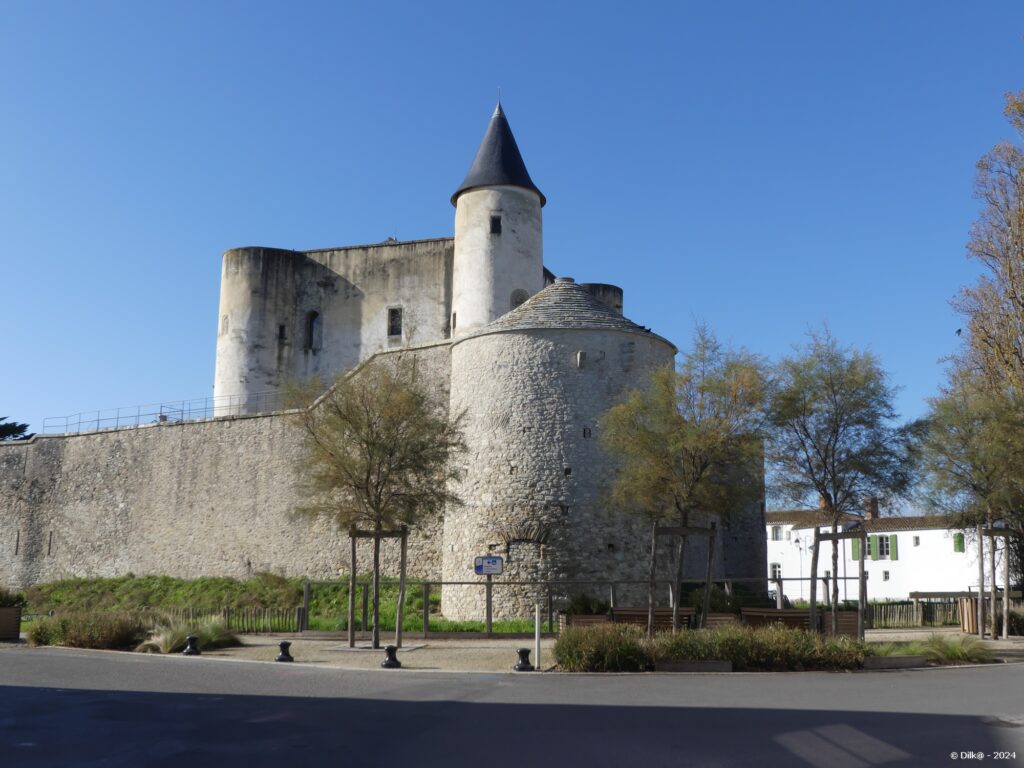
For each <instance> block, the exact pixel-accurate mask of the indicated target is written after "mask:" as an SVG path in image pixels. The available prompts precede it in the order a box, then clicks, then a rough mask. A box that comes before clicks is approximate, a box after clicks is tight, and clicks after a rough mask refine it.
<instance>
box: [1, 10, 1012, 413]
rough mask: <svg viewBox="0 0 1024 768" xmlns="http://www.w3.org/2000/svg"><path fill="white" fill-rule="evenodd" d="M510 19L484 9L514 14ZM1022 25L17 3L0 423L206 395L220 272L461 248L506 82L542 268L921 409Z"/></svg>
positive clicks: (877, 14) (930, 387) (781, 15)
mask: <svg viewBox="0 0 1024 768" xmlns="http://www.w3.org/2000/svg"><path fill="white" fill-rule="evenodd" d="M499 9H500V10H499ZM1022 33H1024V5H1022V4H1020V3H1017V2H988V3H983V4H982V3H971V4H967V3H962V2H952V1H950V2H935V1H934V0H932V1H929V2H909V1H905V2H900V3H886V2H881V1H880V0H879V1H878V2H830V3H822V2H784V3H764V2H746V3H710V2H708V3H700V4H698V3H692V2H679V3H675V2H673V3H646V4H634V3H629V4H626V3H604V2H559V3H552V2H538V3H530V2H521V3H516V4H512V5H510V6H506V5H496V4H493V3H479V2H476V3H423V2H410V3H384V2H381V3H358V4H356V3H341V2H336V3H284V2H281V3H270V2H226V1H218V2H210V1H206V2H174V3H169V2H163V3H158V2H151V3H137V2H103V1H102V0H97V1H96V2H90V3H80V2H43V1H40V0H32V1H31V2H22V1H20V0H6V2H4V3H2V4H0V152H2V158H3V163H2V166H0V286H2V287H3V297H4V301H3V309H2V317H3V320H4V327H5V328H6V331H7V332H6V333H5V334H4V339H5V344H4V352H3V356H2V360H3V372H2V375H0V415H5V416H9V417H11V418H15V419H17V420H20V421H28V422H30V423H31V424H32V426H33V427H34V428H36V429H38V428H40V427H41V424H42V419H43V417H46V416H60V415H64V414H68V413H75V412H78V411H83V410H89V409H96V408H106V407H111V406H119V405H124V406H128V405H135V404H139V403H151V402H159V401H163V400H175V399H183V398H194V397H205V396H208V395H210V394H212V386H213V372H214V351H215V350H214V348H215V334H216V327H217V299H218V282H219V277H220V255H221V253H222V252H223V251H224V250H226V249H228V248H231V247H235V246H241V245H267V246H277V247H286V248H296V249H304V248H322V247H329V246H339V245H346V244H354V243H366V242H377V241H380V240H383V239H385V238H387V237H389V236H396V237H398V238H400V239H417V238H424V237H439V236H448V235H450V234H451V232H452V229H453V217H454V210H453V209H452V207H451V205H450V203H449V201H448V199H449V196H450V195H451V192H452V191H453V190H454V189H455V187H456V186H457V185H458V183H459V181H461V179H462V177H463V175H464V174H465V172H466V170H467V168H468V166H469V163H470V161H471V160H472V157H473V154H474V152H475V150H476V147H477V144H478V143H479V140H480V138H481V136H482V135H483V131H484V129H485V127H486V125H487V120H488V118H489V116H490V113H491V110H492V109H493V106H494V102H495V95H496V91H497V89H498V87H499V86H500V87H501V89H502V90H501V92H502V101H503V104H504V106H505V109H506V113H507V114H508V117H509V121H510V123H511V125H512V128H513V130H514V132H515V134H516V136H517V138H518V141H519V145H520V148H521V149H522V152H523V155H524V157H525V159H526V163H527V166H528V168H529V170H530V173H531V174H532V176H533V178H534V180H535V181H536V182H537V184H538V185H539V186H540V188H541V189H542V190H543V191H544V193H545V194H546V195H547V198H548V205H547V207H546V208H545V210H544V215H545V221H544V226H545V260H546V263H547V265H548V266H549V267H550V268H551V269H552V270H553V271H554V272H555V273H556V274H560V275H568V276H572V277H575V278H577V279H578V280H581V281H594V282H610V283H615V284H618V285H620V286H622V287H623V288H624V289H625V311H626V314H627V316H629V317H630V318H631V319H633V320H635V321H637V322H639V323H641V324H643V325H647V326H651V327H652V328H653V329H654V330H656V331H657V332H659V333H661V334H663V335H665V336H667V337H669V338H671V339H673V340H674V341H676V342H677V344H679V345H680V346H685V345H686V343H687V340H688V338H689V336H690V333H691V330H692V327H693V323H694V321H695V320H698V319H699V320H703V321H706V322H707V323H708V324H709V325H710V326H711V327H712V328H714V329H715V330H716V331H717V332H718V334H719V335H720V337H722V338H723V339H724V340H727V341H729V342H731V343H733V344H735V345H742V346H745V347H747V348H749V349H751V350H753V351H756V352H759V353H762V354H764V355H767V356H770V357H776V356H778V355H780V354H784V353H786V352H787V351H789V350H790V348H791V347H792V345H793V344H796V343H800V342H801V341H802V340H803V339H804V337H805V334H806V332H807V331H808V329H811V328H814V327H818V326H820V325H821V324H822V323H826V322H827V323H828V324H829V326H830V327H831V329H832V331H833V333H834V334H835V335H836V336H837V337H838V338H839V339H840V340H841V341H842V342H844V343H847V344H852V345H856V346H861V347H869V348H871V349H872V350H873V351H874V352H875V353H877V354H878V355H879V357H880V358H881V360H882V362H883V365H884V366H885V367H886V368H887V369H888V370H889V371H890V372H891V374H892V377H893V381H894V382H895V383H896V384H898V385H900V386H902V387H903V390H902V392H901V394H900V398H899V406H900V409H901V411H902V412H903V414H904V415H905V416H908V417H910V416H916V415H919V414H920V413H922V412H923V409H924V399H925V398H926V397H928V396H929V395H931V394H933V393H934V391H935V389H936V387H937V386H938V384H939V383H940V382H941V380H942V368H941V364H940V362H939V360H940V358H941V357H942V356H944V355H947V354H949V353H950V352H952V351H953V350H954V349H955V348H956V344H957V338H956V336H955V335H954V333H955V331H956V329H957V327H959V326H960V325H961V323H960V321H959V319H958V318H957V316H956V315H955V314H954V313H953V311H952V310H951V309H950V308H949V305H948V300H949V299H950V298H951V297H952V296H953V295H954V294H955V293H956V291H957V289H958V288H959V287H960V286H962V285H964V284H966V283H968V282H970V281H972V280H973V279H974V276H975V274H976V267H975V266H974V265H972V264H971V263H969V262H968V261H967V260H966V258H965V256H964V243H965V242H966V239H967V234H968V230H969V227H970V224H971V221H972V220H973V219H974V217H975V215H976V212H977V203H976V201H975V200H973V199H972V196H971V186H972V180H973V176H974V164H975V162H976V161H977V159H978V157H979V156H980V155H981V154H982V153H984V152H985V151H986V150H988V149H989V148H990V147H991V146H992V145H993V144H995V143H996V142H998V141H1000V140H1003V139H1007V138H1011V137H1012V135H1011V130H1010V128H1009V126H1008V125H1007V124H1006V122H1005V121H1004V120H1003V118H1002V115H1001V110H1002V99H1003V93H1004V92H1006V91H1008V90H1016V89H1019V88H1022V87H1024V78H1022V77H1021V73H1022V72H1024V66H1022V65H1024V37H1022Z"/></svg>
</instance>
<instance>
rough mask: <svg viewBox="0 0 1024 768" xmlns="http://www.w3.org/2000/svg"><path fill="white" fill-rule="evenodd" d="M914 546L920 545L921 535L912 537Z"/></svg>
mask: <svg viewBox="0 0 1024 768" xmlns="http://www.w3.org/2000/svg"><path fill="white" fill-rule="evenodd" d="M914 546H915V547H920V546H921V537H920V536H915V537H914Z"/></svg>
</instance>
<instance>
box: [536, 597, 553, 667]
mask: <svg viewBox="0 0 1024 768" xmlns="http://www.w3.org/2000/svg"><path fill="white" fill-rule="evenodd" d="M554 622H555V601H554V598H552V596H551V584H550V582H549V583H548V632H554V631H555V624H554ZM537 658H538V659H539V658H540V651H537Z"/></svg>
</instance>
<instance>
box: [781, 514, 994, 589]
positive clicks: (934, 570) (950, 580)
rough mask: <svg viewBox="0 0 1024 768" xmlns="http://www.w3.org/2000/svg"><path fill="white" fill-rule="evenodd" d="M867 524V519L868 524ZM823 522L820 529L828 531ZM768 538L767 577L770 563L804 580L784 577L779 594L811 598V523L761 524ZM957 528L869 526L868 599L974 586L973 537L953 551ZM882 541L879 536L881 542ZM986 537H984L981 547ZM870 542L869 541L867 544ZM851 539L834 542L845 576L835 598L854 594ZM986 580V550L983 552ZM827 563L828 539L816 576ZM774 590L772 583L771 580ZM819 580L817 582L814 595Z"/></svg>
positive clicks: (855, 565)
mask: <svg viewBox="0 0 1024 768" xmlns="http://www.w3.org/2000/svg"><path fill="white" fill-rule="evenodd" d="M868 525H869V526H870V523H869V524H868ZM829 530H830V529H829V528H827V527H822V528H821V531H822V532H823V533H825V532H827V531H829ZM766 534H767V538H768V547H767V549H768V577H769V579H770V578H772V576H773V575H774V569H775V567H778V568H781V571H782V577H783V578H784V579H789V578H800V579H805V581H799V582H796V581H784V582H783V593H784V594H785V595H786V597H788V598H789V599H791V600H807V599H809V597H810V583H809V581H806V579H808V578H809V577H810V571H811V554H812V553H811V545H812V543H813V541H814V530H813V529H812V528H799V527H797V528H794V527H793V526H792V525H788V524H783V525H771V524H769V525H768V526H766ZM957 534H958V531H955V530H948V529H936V528H922V529H918V530H906V531H889V532H879V533H876V532H874V531H869V533H868V538H869V539H871V538H874V537H879V538H878V540H877V543H878V546H877V554H876V557H877V559H872V554H871V552H868V554H867V556H866V557H865V559H864V570H865V571H866V572H867V574H868V599H869V600H906V599H908V597H909V595H910V593H911V592H960V591H967V590H968V589H971V590H977V588H978V559H977V546H978V545H977V541H976V539H974V537H972V536H967V537H965V538H964V542H963V544H964V546H963V550H964V551H962V552H958V551H956V549H957V546H956V536H957ZM883 540H884V541H883ZM987 546H988V542H987V541H986V547H987ZM870 547H871V545H870V543H869V549H870ZM852 550H853V546H852V541H851V540H849V539H846V540H843V541H840V542H839V575H840V577H842V576H847V577H850V578H849V580H848V581H846V582H840V585H839V596H840V599H848V600H856V599H857V581H856V577H857V568H858V563H857V561H856V560H854V559H853V552H852ZM1002 557H1003V554H1002V552H1001V551H999V550H997V553H996V576H997V583H998V584H1000V585H1001V584H1002ZM985 564H986V579H991V574H990V573H989V571H988V555H987V554H986V556H985ZM831 568H832V544H831V542H827V541H826V542H822V549H821V555H820V557H819V558H818V576H819V579H820V577H821V576H823V575H824V574H825V572H826V571H830V570H831ZM770 588H772V589H774V588H775V587H774V585H771V587H770ZM822 590H823V584H822V582H821V581H819V582H818V595H819V600H823V599H824V598H823V597H822V596H821V595H822Z"/></svg>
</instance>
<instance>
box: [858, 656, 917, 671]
mask: <svg viewBox="0 0 1024 768" xmlns="http://www.w3.org/2000/svg"><path fill="white" fill-rule="evenodd" d="M926 666H928V657H927V656H865V657H864V669H911V668H912V667H926Z"/></svg>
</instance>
